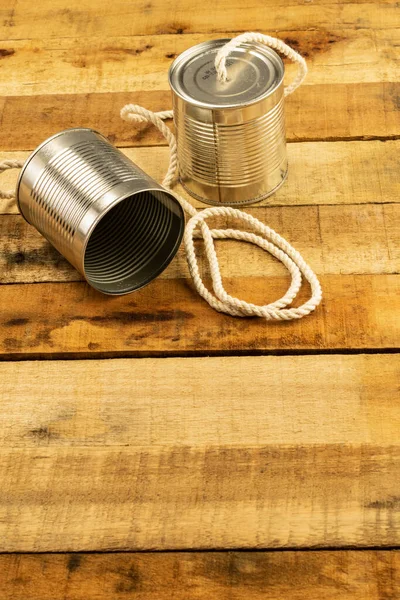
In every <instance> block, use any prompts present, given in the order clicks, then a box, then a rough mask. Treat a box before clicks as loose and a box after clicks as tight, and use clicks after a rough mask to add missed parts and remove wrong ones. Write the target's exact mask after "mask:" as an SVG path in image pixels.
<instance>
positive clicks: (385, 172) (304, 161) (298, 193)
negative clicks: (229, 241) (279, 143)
mask: <svg viewBox="0 0 400 600" xmlns="http://www.w3.org/2000/svg"><path fill="white" fill-rule="evenodd" d="M287 150H288V157H289V162H290V167H289V177H288V180H287V181H286V182H285V185H283V186H282V187H281V188H280V189H279V190H278V191H277V192H276V194H274V195H273V196H271V197H270V198H267V199H266V200H264V201H263V202H261V203H260V204H257V205H255V206H254V207H253V208H254V209H257V208H258V207H260V206H304V205H307V206H308V205H327V204H329V205H330V204H366V203H371V204H378V203H379V204H385V203H394V202H399V198H400V181H399V177H398V171H399V158H398V157H399V155H400V140H387V141H385V142H382V141H369V142H368V143H365V142H357V141H356V142H303V143H291V144H288V148H287ZM123 151H124V153H125V154H126V155H127V156H129V158H130V159H131V160H133V162H135V163H137V164H138V165H139V166H141V167H142V168H143V169H145V170H146V171H147V172H148V173H149V174H150V175H151V176H152V177H154V178H155V179H156V180H157V181H162V180H163V178H164V175H165V173H166V172H167V168H168V158H169V152H168V149H167V148H164V147H153V148H151V147H149V148H146V147H141V148H125V149H124V150H123ZM27 156H28V153H27V152H1V153H0V160H6V159H13V158H16V159H19V160H24V159H25V158H26V157H27ZM16 180H17V171H16V170H12V171H6V172H5V173H3V174H2V175H1V186H2V187H3V188H4V189H7V190H8V189H13V188H14V187H15V184H16ZM176 190H177V191H178V192H179V193H180V194H182V195H183V196H185V197H186V198H187V199H189V200H190V202H191V203H192V204H193V205H194V206H197V207H198V208H204V206H205V205H204V204H202V203H201V202H198V201H196V200H194V199H193V198H191V197H190V196H189V195H188V194H186V193H185V192H184V191H183V190H182V188H181V187H180V186H177V187H176ZM17 212H18V209H17V207H16V205H15V202H14V201H11V200H2V199H0V214H15V213H17Z"/></svg>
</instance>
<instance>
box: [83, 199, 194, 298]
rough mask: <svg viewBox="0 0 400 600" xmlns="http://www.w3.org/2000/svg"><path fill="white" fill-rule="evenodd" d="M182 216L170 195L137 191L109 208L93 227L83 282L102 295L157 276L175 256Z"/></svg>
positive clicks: (134, 286)
mask: <svg viewBox="0 0 400 600" xmlns="http://www.w3.org/2000/svg"><path fill="white" fill-rule="evenodd" d="M184 224H185V222H184V215H183V210H182V208H181V206H180V205H179V203H178V201H177V200H175V198H174V197H172V196H170V195H169V194H168V193H166V192H162V191H159V190H146V191H144V192H139V193H137V194H134V195H132V196H129V197H128V198H125V199H124V200H122V201H120V202H119V203H118V204H117V205H116V206H114V207H113V208H111V209H110V210H109V211H108V212H107V213H106V214H105V215H104V216H103V217H102V218H101V219H100V221H99V222H98V223H97V224H96V226H95V227H94V229H93V231H92V233H91V235H90V237H89V240H88V243H87V246H86V250H85V257H84V270H85V276H86V279H87V281H88V282H89V283H90V285H92V286H93V287H94V288H96V289H97V290H99V291H100V292H103V293H105V294H125V293H128V292H132V291H133V290H136V289H139V288H141V287H143V286H144V285H146V284H147V283H149V282H150V281H151V280H152V279H154V278H155V277H157V275H159V274H160V273H161V272H162V271H163V270H164V269H165V268H166V267H167V265H168V264H169V263H170V261H171V260H172V258H173V257H174V256H175V254H176V252H177V250H178V248H179V245H180V242H181V240H182V236H183V231H184Z"/></svg>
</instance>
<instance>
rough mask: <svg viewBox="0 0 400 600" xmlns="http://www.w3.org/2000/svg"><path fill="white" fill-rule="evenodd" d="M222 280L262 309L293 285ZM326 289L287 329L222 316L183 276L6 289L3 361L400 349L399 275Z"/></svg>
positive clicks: (333, 281)
mask: <svg viewBox="0 0 400 600" xmlns="http://www.w3.org/2000/svg"><path fill="white" fill-rule="evenodd" d="M206 283H207V282H206ZM225 283H226V287H227V290H228V292H230V293H232V294H234V295H236V296H240V297H242V298H244V299H246V300H251V301H253V302H255V303H256V304H263V303H266V302H271V301H273V300H275V299H276V298H280V297H281V296H282V295H283V294H284V292H285V291H286V289H287V287H288V285H289V281H288V278H284V277H273V276H271V277H268V278H262V277H235V278H225ZM321 284H322V287H323V291H324V300H323V303H322V305H321V306H319V307H318V309H317V310H316V311H315V313H314V314H312V315H310V316H308V317H307V318H306V319H301V320H300V321H289V322H285V323H281V322H268V323H266V322H265V321H264V320H263V319H250V318H249V319H239V318H236V319H235V318H232V317H229V316H227V315H222V314H219V313H217V312H216V311H214V310H213V309H212V308H210V306H209V305H208V304H207V303H206V302H205V301H203V300H202V299H200V297H199V296H198V294H197V292H195V290H194V289H193V287H192V285H191V284H190V283H189V281H188V280H186V279H172V280H171V279H158V280H156V281H154V282H153V283H152V284H151V285H150V286H148V287H146V288H144V289H143V290H141V291H140V292H138V293H136V294H135V295H133V296H132V295H128V296H119V297H107V298H104V296H102V295H101V294H99V293H98V292H96V291H95V290H93V289H92V288H90V287H89V286H88V285H87V284H85V283H83V282H82V283H81V282H76V283H57V284H55V283H50V284H46V283H42V284H31V285H26V284H12V285H3V286H0V304H1V306H2V319H3V321H2V323H1V326H0V353H1V358H3V359H4V358H8V359H11V358H28V357H31V358H54V357H60V358H61V357H64V356H67V355H69V356H70V357H71V358H72V357H86V356H96V355H98V356H167V355H169V354H172V355H193V354H199V355H202V354H224V353H227V354H229V353H235V354H237V353H242V352H243V353H256V354H257V353H263V352H266V353H269V352H291V351H299V350H302V351H310V350H312V351H327V350H328V351H329V350H346V349H353V350H384V349H398V347H399V333H400V331H399V329H400V320H399V318H398V314H399V309H400V275H325V276H323V277H321ZM306 293H307V291H306V290H305V289H304V290H303V291H302V292H301V294H299V297H298V302H301V301H305V299H306ZM205 324H206V326H205Z"/></svg>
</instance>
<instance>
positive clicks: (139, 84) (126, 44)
mask: <svg viewBox="0 0 400 600" xmlns="http://www.w3.org/2000/svg"><path fill="white" fill-rule="evenodd" d="M235 34H236V32H235V31H227V32H224V36H226V37H234V36H235ZM276 35H277V36H278V37H279V38H280V39H282V40H284V41H286V42H287V43H288V44H289V45H291V46H292V47H293V48H295V49H296V50H298V51H299V52H300V53H301V54H302V55H303V56H304V57H305V58H306V59H307V63H308V66H309V73H308V76H307V78H306V80H305V83H304V85H315V84H330V85H332V84H336V83H342V84H343V83H348V84H353V83H367V82H381V81H388V82H390V81H398V79H399V77H400V61H399V59H398V53H397V47H398V46H399V44H400V30H399V29H398V28H392V29H387V30H386V29H385V30H378V31H374V30H372V29H344V30H340V29H339V30H337V29H334V28H330V29H329V30H325V29H324V30H320V29H312V30H308V29H307V30H305V31H278V32H276ZM220 37H221V34H220V33H201V34H188V35H185V36H181V35H149V36H146V39H145V40H144V38H143V36H141V35H140V36H123V37H111V36H109V35H107V36H106V37H104V38H103V37H87V38H84V39H80V38H61V39H60V38H51V39H48V40H43V39H36V40H31V39H28V40H15V39H14V40H10V41H8V42H7V41H6V42H2V48H1V50H0V56H1V57H2V58H1V67H2V74H3V76H2V80H1V81H0V94H1V95H3V96H32V95H39V94H42V95H43V94H71V93H74V94H82V93H94V92H103V93H104V92H131V93H133V92H138V91H150V90H151V91H153V90H163V91H164V90H167V89H168V78H167V71H168V68H169V66H170V64H171V62H172V60H173V58H174V57H175V56H177V55H178V54H179V53H181V52H183V51H184V50H186V49H187V48H189V47H191V46H194V45H195V44H198V43H200V42H203V41H205V40H208V39H217V38H220ZM286 68H287V70H288V74H287V78H288V80H289V79H290V78H291V77H293V72H294V70H295V67H294V66H293V67H292V66H291V63H290V62H287V64H286ZM15 73H18V78H17V77H15Z"/></svg>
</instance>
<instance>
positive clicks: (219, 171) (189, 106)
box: [169, 39, 287, 205]
mask: <svg viewBox="0 0 400 600" xmlns="http://www.w3.org/2000/svg"><path fill="white" fill-rule="evenodd" d="M228 41H229V39H219V40H211V41H207V42H203V43H201V44H198V45H196V46H193V47H192V48H189V49H188V50H186V51H185V52H183V53H182V54H180V55H179V56H178V57H177V58H176V59H175V60H174V62H173V63H172V65H171V68H170V71H169V83H170V87H171V90H172V97H173V111H174V122H175V129H176V138H177V147H178V161H179V178H180V182H181V184H182V185H183V187H184V188H185V189H186V190H187V191H188V192H189V194H191V195H192V196H194V197H195V198H197V199H198V200H201V201H203V202H206V203H208V204H216V205H238V204H242V205H243V204H253V203H254V202H258V201H260V200H262V199H263V198H266V197H267V196H269V195H270V194H273V193H274V192H275V191H276V190H277V189H278V188H279V187H280V186H281V185H282V183H283V182H284V180H285V178H286V175H287V155H286V138H285V120H284V87H283V76H284V65H283V62H282V59H281V58H280V56H279V55H278V54H277V53H276V52H275V51H274V50H272V49H271V48H268V47H267V46H264V45H263V44H259V43H253V42H252V43H249V44H243V45H241V46H238V47H236V48H235V49H234V50H233V51H232V52H231V54H230V55H229V58H228V59H227V61H226V64H227V66H228V74H229V79H228V81H227V82H220V81H218V79H217V74H216V69H215V66H214V61H215V57H216V54H217V52H218V50H219V49H220V48H221V46H223V45H224V44H226V43H227V42H228Z"/></svg>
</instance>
